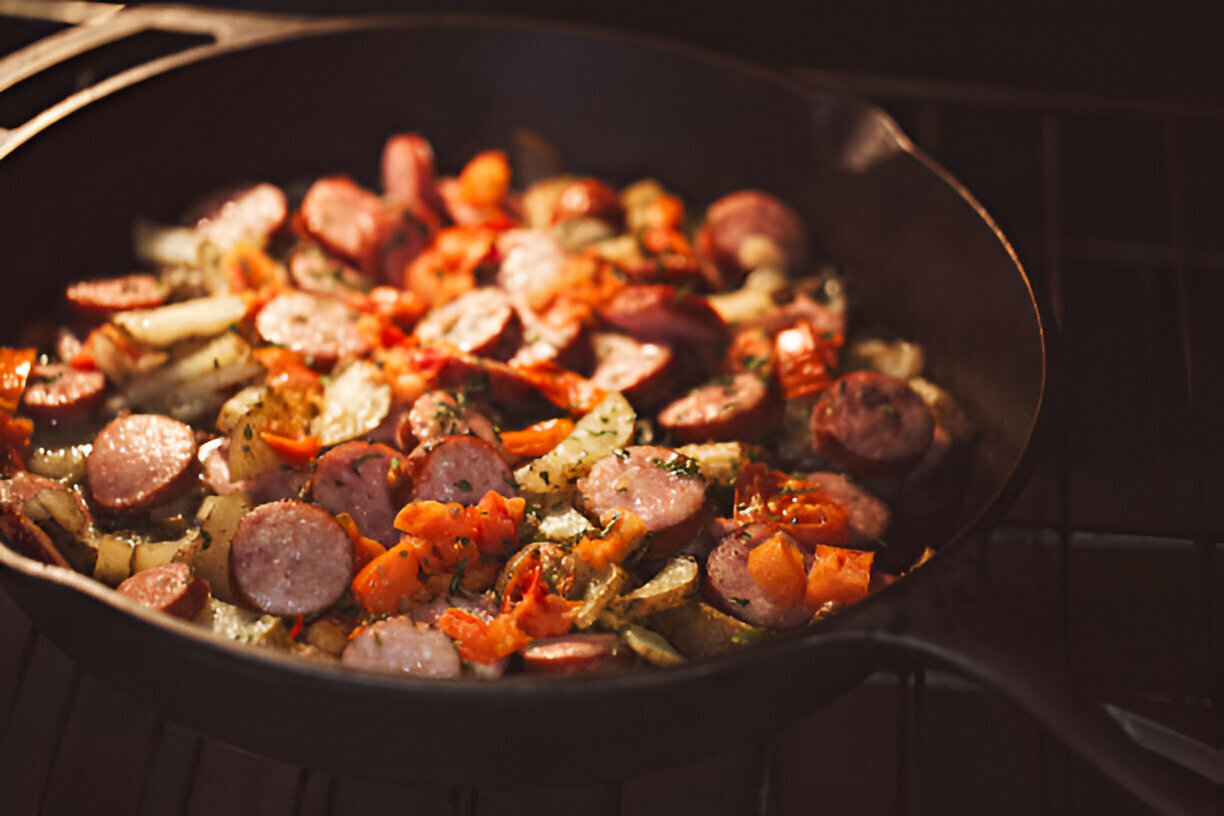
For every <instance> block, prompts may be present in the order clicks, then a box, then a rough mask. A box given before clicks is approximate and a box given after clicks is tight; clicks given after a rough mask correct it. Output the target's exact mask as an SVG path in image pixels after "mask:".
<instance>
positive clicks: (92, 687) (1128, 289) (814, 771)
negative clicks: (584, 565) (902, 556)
mask: <svg viewBox="0 0 1224 816" xmlns="http://www.w3.org/2000/svg"><path fill="white" fill-rule="evenodd" d="M798 73H799V74H800V75H801V76H802V75H803V73H804V72H803V71H799V72H798ZM839 79H840V81H842V82H843V83H844V84H847V85H848V86H849V87H850V88H851V89H852V90H854V91H857V92H858V93H859V94H861V95H863V96H865V97H867V98H869V99H872V100H873V101H876V102H877V103H878V104H880V105H881V106H882V107H884V108H885V109H886V110H888V111H889V112H890V113H892V115H893V116H894V117H895V118H896V119H897V120H898V121H899V122H900V124H901V125H902V127H903V128H904V129H905V130H906V131H907V132H908V133H909V134H910V135H911V137H912V138H913V139H914V141H915V142H916V143H917V144H918V145H919V146H920V147H921V148H922V149H924V150H925V151H926V152H928V153H929V154H931V155H932V156H933V157H935V158H936V159H937V160H938V161H940V162H941V163H942V164H944V165H945V166H946V167H948V168H949V169H950V170H951V171H952V172H953V174H954V175H956V176H957V177H959V178H960V179H961V180H962V181H963V182H964V183H965V184H966V186H967V187H968V188H969V189H971V190H973V191H974V193H975V195H976V196H977V197H978V198H979V200H980V201H981V202H982V203H983V204H984V205H985V207H986V209H987V210H988V211H990V212H991V213H992V214H993V216H994V217H995V218H996V220H997V221H998V222H999V223H1000V225H1001V227H1002V228H1003V231H1004V232H1005V234H1007V235H1009V236H1010V238H1011V240H1012V241H1013V242H1014V244H1015V246H1016V248H1017V251H1018V254H1019V256H1020V258H1021V259H1022V261H1023V262H1024V264H1025V265H1026V267H1027V270H1028V272H1029V274H1030V277H1031V278H1032V281H1033V284H1034V288H1035V289H1036V291H1037V293H1038V297H1039V299H1040V300H1042V301H1043V302H1044V303H1045V304H1047V305H1048V311H1049V315H1050V316H1051V317H1052V322H1053V325H1054V327H1055V328H1056V331H1055V332H1054V334H1055V337H1054V338H1053V339H1054V348H1053V351H1054V354H1055V360H1056V363H1057V365H1056V367H1055V373H1054V382H1053V386H1054V399H1053V401H1052V405H1051V409H1050V410H1051V421H1050V432H1049V434H1048V435H1047V437H1046V439H1045V440H1044V441H1043V443H1042V448H1041V451H1040V454H1041V455H1040V459H1039V463H1038V465H1037V468H1036V470H1035V472H1034V474H1033V476H1032V478H1031V479H1030V481H1029V483H1028V485H1027V487H1026V488H1025V490H1024V492H1023V493H1022V494H1021V496H1020V498H1019V499H1018V500H1017V502H1016V503H1015V505H1014V506H1013V507H1012V509H1011V511H1010V512H1009V514H1008V515H1007V517H1006V519H1005V521H1004V523H1003V524H1002V525H1000V527H999V528H998V529H996V530H995V531H994V532H993V533H992V534H991V539H992V544H996V545H999V546H992V547H990V549H989V552H990V561H989V569H990V572H991V575H992V577H993V578H994V579H995V581H996V583H997V584H998V585H999V586H1000V587H1002V588H1003V591H1011V592H1014V593H1015V595H1016V597H1017V598H1018V599H1020V598H1023V599H1032V598H1040V599H1042V603H1040V604H1039V605H1037V606H1035V607H1034V606H1032V605H1031V604H1030V605H1028V606H1025V607H1023V608H1024V609H1025V614H1027V615H1030V616H1031V617H1032V624H1033V626H1034V627H1036V628H1038V629H1039V630H1040V631H1041V632H1042V633H1043V634H1044V636H1045V637H1047V638H1049V639H1050V641H1051V642H1054V643H1056V644H1058V652H1059V654H1061V655H1062V657H1063V659H1064V660H1065V661H1066V663H1067V665H1068V666H1069V667H1070V669H1071V671H1072V673H1073V675H1074V676H1076V677H1078V678H1081V679H1082V680H1083V681H1084V682H1085V683H1086V684H1091V685H1093V686H1094V687H1099V688H1104V689H1105V690H1106V691H1105V693H1106V695H1107V701H1108V702H1111V703H1115V704H1118V705H1122V706H1125V707H1127V708H1129V709H1130V710H1132V711H1136V712H1138V713H1140V714H1142V715H1143V716H1145V717H1146V718H1148V719H1149V720H1150V721H1151V722H1153V723H1156V724H1158V725H1161V726H1165V727H1168V728H1169V729H1172V730H1173V731H1174V732H1176V733H1177V734H1181V735H1184V736H1185V737H1187V738H1189V739H1191V740H1194V741H1195V742H1197V743H1198V744H1200V745H1201V746H1205V747H1206V748H1207V749H1209V750H1210V749H1214V750H1216V751H1217V752H1218V751H1219V749H1220V748H1221V746H1222V745H1224V714H1222V713H1221V712H1222V705H1224V701H1222V699H1221V696H1220V690H1221V689H1222V688H1224V643H1222V642H1221V639H1222V638H1224V600H1222V599H1224V553H1222V552H1221V549H1222V548H1224V502H1221V501H1219V498H1220V497H1221V496H1224V456H1221V453H1224V436H1222V433H1221V430H1220V427H1221V423H1220V422H1219V421H1218V417H1220V416H1221V415H1222V411H1221V409H1222V408H1224V399H1222V396H1221V388H1222V386H1221V383H1222V382H1224V378H1222V377H1221V376H1220V374H1221V363H1220V361H1219V360H1220V356H1221V354H1220V353H1221V351H1224V327H1222V324H1221V321H1219V320H1218V319H1217V317H1216V310H1217V309H1218V305H1219V304H1224V230H1221V229H1220V224H1221V223H1224V222H1222V220H1221V217H1222V216H1224V213H1222V212H1221V207H1220V206H1219V205H1218V204H1217V202H1218V201H1220V200H1221V196H1220V192H1219V191H1220V190H1221V189H1224V160H1222V159H1221V151H1220V150H1219V146H1220V145H1221V144H1224V106H1214V105H1198V104H1186V103H1168V104H1165V103H1159V102H1147V101H1135V100H1129V99H1125V98H1117V97H1102V96H1077V95H1069V94H1054V93H1041V92H1029V91H1025V90H1017V89H1015V88H1001V87H995V86H990V85H974V84H964V83H953V82H933V81H922V80H916V79H913V78H912V77H908V76H895V75H873V74H863V73H860V74H839ZM308 715H309V713H308V712H304V716H308ZM0 726H2V728H0V810H3V812H5V813H11V814H35V813H37V814H48V816H53V815H55V814H79V813H105V814H149V815H150V816H152V815H154V814H188V816H204V815H205V814H241V813H251V814H293V815H294V816H313V815H314V814H318V815H319V816H323V815H324V814H326V815H327V816H341V815H342V814H350V813H351V814H362V816H376V815H377V814H382V813H387V814H391V813H397V814H398V813H428V814H453V815H454V816H477V815H479V816H493V815H494V814H518V813H524V814H525V813H532V814H545V815H547V814H552V813H556V814H561V813H566V814H571V813H586V814H609V816H612V815H613V814H617V815H619V816H633V815H634V814H642V815H643V816H644V815H645V814H688V813H692V814H698V813H700V814H705V815H706V816H717V815H718V814H744V813H762V814H766V815H767V816H780V815H781V814H805V813H810V812H812V811H813V809H814V808H815V807H817V806H819V807H820V809H821V810H822V811H824V812H829V813H855V814H866V815H867V816H871V815H872V814H955V813H966V814H969V813H983V812H990V813H995V814H1012V813H1014V814H1096V813H1105V812H1108V813H1116V814H1130V813H1136V814H1138V813H1145V812H1146V810H1145V809H1144V808H1143V807H1142V806H1140V805H1139V804H1137V803H1136V802H1134V801H1133V800H1131V799H1129V798H1128V797H1127V796H1126V795H1125V794H1123V793H1122V792H1120V791H1119V790H1118V789H1116V788H1115V787H1113V786H1112V785H1111V784H1110V783H1109V782H1107V781H1105V780H1104V778H1103V777H1102V776H1100V775H1099V774H1098V773H1096V772H1095V771H1094V770H1093V769H1092V768H1090V767H1088V766H1087V765H1086V764H1085V763H1083V762H1082V761H1080V760H1078V759H1077V758H1076V757H1074V756H1073V755H1070V754H1069V753H1068V752H1067V751H1066V750H1065V749H1063V748H1062V747H1061V746H1060V745H1058V744H1057V743H1055V742H1054V741H1053V740H1051V739H1050V738H1048V737H1047V736H1046V735H1045V734H1044V733H1043V732H1042V731H1041V729H1040V728H1039V727H1037V726H1036V725H1035V724H1033V723H1032V722H1030V721H1028V720H1026V719H1025V718H1024V717H1023V716H1022V715H1020V714H1019V713H1017V712H1016V710H1014V709H1013V708H1012V707H1011V706H1010V704H1009V703H1008V702H1007V701H1006V700H1002V699H999V698H997V697H995V696H993V695H991V694H987V693H984V692H982V691H981V690H980V689H977V688H975V687H974V686H972V685H969V684H966V683H963V682H961V681H958V680H956V679H955V678H952V677H949V676H946V675H943V674H939V673H934V672H928V671H924V670H923V669H921V668H916V669H914V670H912V671H909V672H906V673H902V674H899V675H893V674H880V675H876V676H873V677H872V678H870V679H869V680H868V681H867V682H865V683H864V684H862V685H861V686H860V687H858V688H857V689H855V690H853V691H852V692H850V693H848V694H847V695H845V696H844V697H842V698H840V699H838V700H837V701H835V702H833V703H832V704H830V705H828V706H826V707H824V708H822V709H821V710H820V711H818V712H816V713H815V714H812V715H810V716H808V717H805V718H803V719H801V720H799V721H797V722H796V723H795V724H794V725H792V726H791V727H789V728H787V729H786V730H785V731H783V732H781V733H778V734H776V735H774V736H772V737H771V738H769V739H768V740H765V741H762V742H760V743H756V744H751V745H745V746H743V747H742V749H739V750H736V751H734V752H731V753H728V754H724V755H721V756H718V757H715V758H713V759H711V760H708V761H704V762H701V763H697V764H694V765H689V766H684V767H680V768H675V769H670V770H667V771H663V772H660V773H657V774H652V775H649V776H645V777H639V778H634V779H629V780H623V781H622V782H620V783H617V784H612V785H600V786H593V787H586V788H576V789H575V788H558V789H553V790H533V791H518V792H514V791H471V790H459V791H456V790H426V789H408V788H400V787H396V786H393V785H387V784H382V783H370V782H368V781H364V780H360V779H356V778H349V777H338V776H333V775H330V774H327V773H324V772H321V771H315V770H312V769H309V768H298V767H294V766H290V765H285V764H283V763H280V762H277V761H275V760H271V759H267V758H263V757H258V756H254V755H251V754H248V753H245V752H242V751H240V750H238V749H235V748H232V747H230V746H227V745H224V744H221V743H218V742H215V741H212V740H210V739H207V738H205V737H203V736H201V735H199V734H197V733H195V732H193V731H191V730H189V729H187V728H185V727H183V726H181V725H178V724H177V723H174V722H169V721H166V720H164V719H162V718H160V717H159V716H158V715H157V714H156V713H154V712H153V711H151V710H150V709H148V708H147V707H145V706H143V705H142V704H141V703H140V701H139V700H138V699H137V698H136V697H134V696H132V695H130V694H128V693H121V692H117V691H115V690H112V689H110V688H108V687H106V686H104V685H102V684H101V683H99V682H98V681H96V680H95V679H94V678H92V677H91V676H89V675H87V674H84V673H82V672H81V671H80V670H79V669H77V668H76V667H75V666H74V665H73V664H72V662H71V660H69V659H68V658H67V657H65V656H64V655H63V654H62V653H61V652H59V650H58V649H56V647H55V646H54V645H52V644H51V643H50V642H49V641H47V640H46V639H44V638H42V637H41V636H40V635H39V634H38V633H37V632H36V631H34V630H33V629H32V627H31V626H30V623H29V621H28V620H27V619H26V618H25V616H24V615H23V614H22V613H21V612H20V611H19V610H18V609H17V608H16V607H15V606H14V605H13V604H12V602H11V601H10V600H9V599H8V598H7V597H6V596H4V595H3V594H2V593H0ZM421 738H424V739H428V735H422V736H421ZM473 738H474V739H479V738H480V736H479V735H473ZM577 738H578V739H580V736H579V737H577ZM508 749H509V747H508ZM1217 755H1218V754H1217ZM1219 801H1220V802H1221V803H1222V804H1224V798H1221V799H1220V800H1219Z"/></svg>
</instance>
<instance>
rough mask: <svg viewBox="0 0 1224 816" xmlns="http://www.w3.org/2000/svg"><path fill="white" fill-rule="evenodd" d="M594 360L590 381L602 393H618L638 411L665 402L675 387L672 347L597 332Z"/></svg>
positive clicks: (623, 335)
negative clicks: (602, 391)
mask: <svg viewBox="0 0 1224 816" xmlns="http://www.w3.org/2000/svg"><path fill="white" fill-rule="evenodd" d="M594 344H595V359H596V360H597V361H598V362H597V364H596V366H595V371H594V372H593V373H592V374H591V382H592V383H594V385H595V386H596V387H597V388H602V389H603V390H604V391H619V392H621V393H622V394H624V395H625V399H627V400H629V402H631V403H633V406H634V407H635V408H638V409H649V408H654V407H656V406H658V405H659V404H660V403H662V402H664V401H665V400H666V399H667V398H668V397H669V396H670V395H671V394H672V389H673V388H674V387H675V383H674V379H673V376H674V374H675V370H674V369H675V366H674V361H675V358H676V355H675V354H673V353H672V349H671V346H668V345H665V344H663V343H640V342H638V341H637V340H634V339H633V338H632V337H630V336H628V335H625V334H617V333H615V332H600V333H598V334H596V335H595V337H594Z"/></svg>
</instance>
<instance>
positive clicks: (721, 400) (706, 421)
mask: <svg viewBox="0 0 1224 816" xmlns="http://www.w3.org/2000/svg"><path fill="white" fill-rule="evenodd" d="M779 418H780V417H779V411H778V403H777V400H776V399H775V398H774V395H773V394H772V393H771V392H770V390H769V384H768V382H767V381H766V380H764V379H763V378H762V377H761V376H760V375H759V374H756V373H745V374H736V375H734V376H732V377H730V378H728V379H727V380H726V381H724V382H716V383H711V384H709V385H704V386H702V387H700V388H697V389H695V390H693V391H691V392H689V393H688V394H686V395H685V396H683V397H681V398H680V399H678V400H676V401H675V402H673V403H671V404H670V405H668V406H667V407H666V408H664V409H663V410H662V411H660V412H659V424H660V425H662V426H663V427H664V428H667V429H668V430H669V431H671V432H672V435H673V436H675V438H676V439H678V440H680V441H681V442H685V443H691V442H732V441H736V440H740V441H746V442H762V441H765V440H766V439H768V438H769V436H770V434H772V433H773V429H774V427H775V426H776V425H777V423H778V420H779Z"/></svg>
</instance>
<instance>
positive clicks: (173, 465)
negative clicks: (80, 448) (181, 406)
mask: <svg viewBox="0 0 1224 816" xmlns="http://www.w3.org/2000/svg"><path fill="white" fill-rule="evenodd" d="M195 464H196V443H195V434H194V433H193V432H192V430H191V428H190V427H189V426H187V425H184V424H183V423H182V422H179V421H178V420H176V419H171V418H170V417H168V416H163V415H161V414H127V415H126V416H121V417H118V418H116V419H113V420H111V422H110V423H109V424H108V425H107V426H106V427H105V428H103V429H102V430H101V431H99V432H98V435H97V436H96V437H94V442H93V448H92V450H90V452H89V456H88V457H87V458H86V459H85V480H86V482H87V483H88V485H89V493H90V495H91V496H92V497H93V500H94V501H95V502H96V503H97V504H98V505H99V506H100V507H104V508H106V509H107V510H119V511H130V510H142V509H144V508H147V507H151V506H153V505H155V504H159V503H161V502H163V501H166V500H168V499H172V498H174V497H175V496H177V495H178V494H179V493H181V492H182V491H183V490H185V489H186V488H187V487H188V486H189V484H190V481H191V477H192V476H194V475H195Z"/></svg>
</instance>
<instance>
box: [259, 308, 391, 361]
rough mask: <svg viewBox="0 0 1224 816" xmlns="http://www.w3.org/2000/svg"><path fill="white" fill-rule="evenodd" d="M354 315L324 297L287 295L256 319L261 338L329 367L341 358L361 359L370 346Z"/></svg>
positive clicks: (352, 312) (356, 316)
mask: <svg viewBox="0 0 1224 816" xmlns="http://www.w3.org/2000/svg"><path fill="white" fill-rule="evenodd" d="M358 317H359V315H358V314H357V312H355V311H353V310H352V309H350V308H349V307H348V306H346V305H345V304H344V303H342V302H341V301H339V300H336V299H334V298H330V297H327V296H324V295H310V294H307V293H305V292H286V293H285V294H282V295H277V296H276V297H274V298H272V300H270V301H268V303H267V305H265V306H264V307H263V308H262V309H260V310H259V314H258V315H257V316H256V317H255V328H256V329H257V330H258V331H259V335H260V337H262V338H263V339H264V340H267V341H268V342H269V343H275V344H277V345H279V346H284V347H286V348H288V349H291V350H293V351H296V352H297V353H298V354H301V355H302V356H303V357H305V358H307V360H308V361H313V363H314V364H315V365H319V366H323V367H328V366H331V365H333V364H334V363H335V362H336V361H337V360H339V359H340V358H341V357H360V356H361V355H363V354H365V353H366V352H368V351H369V350H370V345H369V343H368V342H367V341H366V339H365V337H363V336H362V334H361V331H360V330H359V329H358V328H357V318H358Z"/></svg>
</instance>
